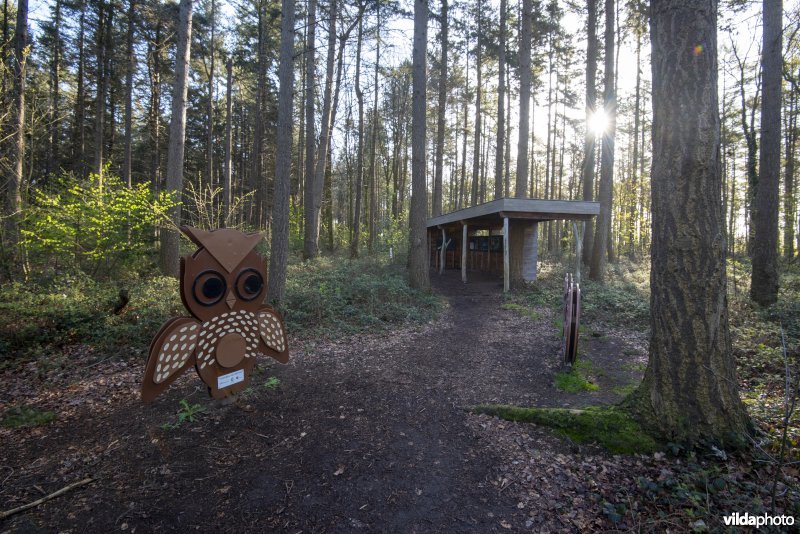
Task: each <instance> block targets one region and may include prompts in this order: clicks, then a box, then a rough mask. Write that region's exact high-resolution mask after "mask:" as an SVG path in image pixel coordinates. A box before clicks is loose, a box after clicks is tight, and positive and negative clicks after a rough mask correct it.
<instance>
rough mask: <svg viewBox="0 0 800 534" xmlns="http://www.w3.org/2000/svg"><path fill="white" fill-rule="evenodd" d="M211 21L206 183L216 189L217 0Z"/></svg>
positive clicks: (211, 188) (213, 0) (212, 4)
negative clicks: (215, 82)
mask: <svg viewBox="0 0 800 534" xmlns="http://www.w3.org/2000/svg"><path fill="white" fill-rule="evenodd" d="M210 19H211V20H210V21H209V24H211V41H210V42H209V43H208V48H209V55H210V56H211V58H210V61H209V63H210V66H209V70H208V105H207V107H206V169H205V170H206V184H207V185H208V187H209V190H213V189H214V74H215V72H214V71H215V67H216V62H215V59H216V57H215V56H216V49H215V46H216V30H217V3H216V1H215V0H211V14H210ZM211 198H212V205H211V206H209V207H210V208H211V213H212V214H213V213H214V209H213V208H214V206H213V197H211ZM211 222H212V224H213V215H212V221H211Z"/></svg>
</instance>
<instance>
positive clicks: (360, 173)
mask: <svg viewBox="0 0 800 534" xmlns="http://www.w3.org/2000/svg"><path fill="white" fill-rule="evenodd" d="M363 38H364V24H363V17H359V19H358V39H357V44H356V79H355V89H356V100H357V101H358V148H357V152H356V191H355V197H356V198H355V208H354V210H353V239H352V241H350V257H351V258H358V248H359V244H360V239H361V202H362V198H361V197H362V189H363V187H364V93H363V91H362V90H361V45H362V42H363Z"/></svg>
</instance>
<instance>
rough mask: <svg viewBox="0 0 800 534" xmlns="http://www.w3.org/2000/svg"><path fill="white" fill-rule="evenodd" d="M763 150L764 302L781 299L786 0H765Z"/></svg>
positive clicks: (759, 219)
mask: <svg viewBox="0 0 800 534" xmlns="http://www.w3.org/2000/svg"><path fill="white" fill-rule="evenodd" d="M763 6H764V9H763V11H764V37H763V38H764V45H763V48H762V58H761V64H762V69H763V72H762V79H761V81H762V84H763V97H762V99H761V154H760V159H759V164H758V173H759V176H758V190H757V191H756V198H755V206H756V212H755V218H754V219H753V221H752V222H753V236H754V241H753V278H752V283H751V284H750V298H752V299H753V300H754V301H755V302H757V303H758V304H760V305H761V306H769V305H770V304H774V303H775V302H776V301H777V300H778V211H779V208H778V190H779V188H780V175H781V82H782V81H783V75H782V72H781V71H782V69H783V56H782V52H783V38H782V33H783V0H764V2H763Z"/></svg>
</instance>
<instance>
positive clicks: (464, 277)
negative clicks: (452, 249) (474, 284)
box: [461, 223, 469, 284]
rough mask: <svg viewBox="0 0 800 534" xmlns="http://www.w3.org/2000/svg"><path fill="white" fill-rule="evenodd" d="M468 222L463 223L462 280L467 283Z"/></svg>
mask: <svg viewBox="0 0 800 534" xmlns="http://www.w3.org/2000/svg"><path fill="white" fill-rule="evenodd" d="M467 245H469V243H467V223H461V281H462V282H464V283H465V284H466V283H467Z"/></svg>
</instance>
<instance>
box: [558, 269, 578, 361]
mask: <svg viewBox="0 0 800 534" xmlns="http://www.w3.org/2000/svg"><path fill="white" fill-rule="evenodd" d="M580 317H581V288H580V286H579V285H578V284H576V283H575V282H573V280H572V275H571V274H569V273H568V274H567V275H566V276H565V277H564V328H563V331H562V335H561V354H562V356H563V358H564V363H565V364H568V365H572V364H574V363H575V360H576V358H577V357H578V336H579V334H580Z"/></svg>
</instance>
